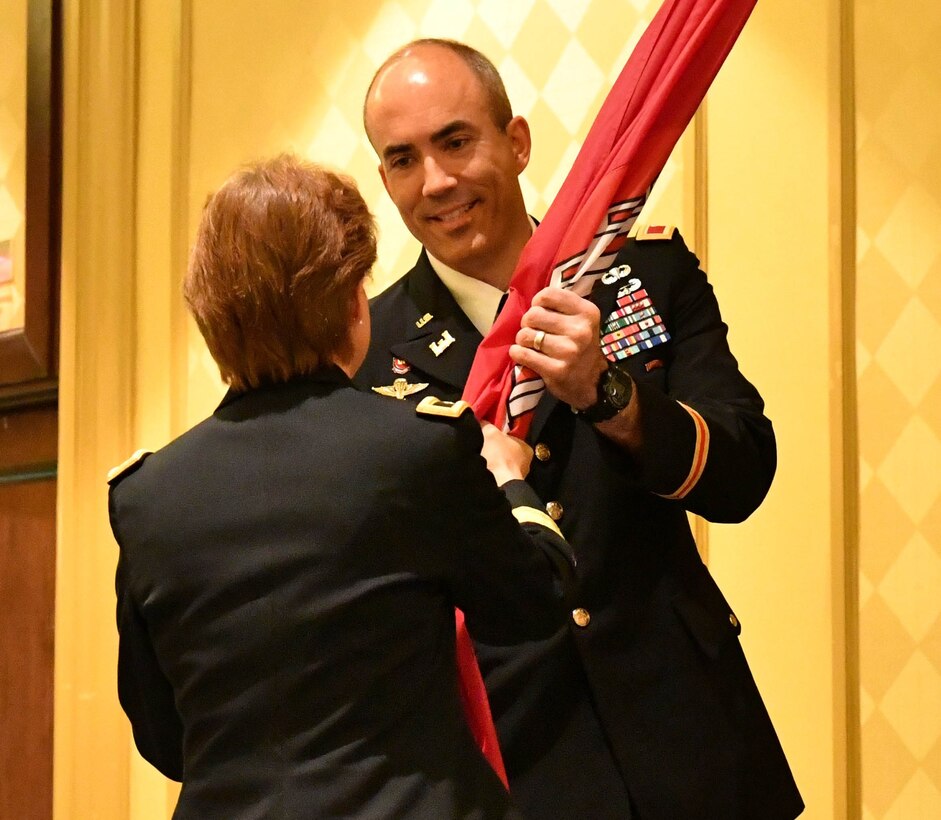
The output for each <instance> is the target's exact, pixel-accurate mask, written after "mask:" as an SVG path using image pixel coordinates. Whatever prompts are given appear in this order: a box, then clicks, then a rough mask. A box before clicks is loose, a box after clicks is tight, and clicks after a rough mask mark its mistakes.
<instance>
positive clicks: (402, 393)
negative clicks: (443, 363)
mask: <svg viewBox="0 0 941 820" xmlns="http://www.w3.org/2000/svg"><path fill="white" fill-rule="evenodd" d="M427 386H428V382H416V383H415V384H409V383H408V382H407V381H406V380H405V379H396V380H395V381H394V382H392V384H390V385H387V386H384V387H374V388H373V391H374V392H376V393H378V394H379V395H380V396H391V397H392V398H393V399H403V400H404V399H405V397H406V396H411V395H412V393H418V392H420V391H422V390H424V389H425V388H426V387H427Z"/></svg>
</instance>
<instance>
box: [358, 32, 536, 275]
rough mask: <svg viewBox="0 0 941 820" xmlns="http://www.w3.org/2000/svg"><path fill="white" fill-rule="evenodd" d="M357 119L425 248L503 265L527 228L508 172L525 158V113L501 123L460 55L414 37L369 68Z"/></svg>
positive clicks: (450, 261)
mask: <svg viewBox="0 0 941 820" xmlns="http://www.w3.org/2000/svg"><path fill="white" fill-rule="evenodd" d="M366 126H367V130H368V133H369V137H370V140H371V141H372V144H373V147H374V148H375V149H376V152H377V153H378V154H379V158H380V165H379V173H380V175H381V176H382V181H383V183H384V184H385V187H386V190H387V191H388V192H389V196H390V197H391V198H392V201H393V202H394V203H395V205H396V207H397V208H398V210H399V213H400V214H401V215H402V219H403V221H404V222H405V225H406V227H408V229H409V231H411V233H412V234H413V235H414V236H415V238H416V239H418V240H419V241H420V242H421V243H422V244H423V245H424V246H425V247H426V248H427V249H428V251H429V253H431V254H432V256H434V257H436V258H438V259H440V260H441V261H442V262H444V263H445V264H446V265H448V266H450V267H452V268H455V269H456V270H459V271H461V272H462V273H465V274H467V275H469V276H475V277H476V278H479V279H483V280H485V281H487V280H488V279H489V280H492V279H494V278H497V279H498V278H499V274H497V275H496V276H495V274H494V273H493V272H494V271H498V272H499V271H501V270H502V269H504V268H505V267H506V265H507V264H509V270H512V268H513V266H514V265H515V262H516V258H517V257H518V256H519V253H520V251H521V250H522V246H523V244H525V242H526V239H527V238H528V237H529V234H530V230H531V229H530V224H529V219H528V217H527V215H526V207H525V205H524V203H523V197H522V193H521V191H520V187H519V180H518V176H519V174H520V172H522V170H523V169H524V168H525V167H526V164H527V163H528V161H529V148H530V141H529V127H528V126H527V124H526V122H525V120H523V119H522V118H521V117H515V118H514V119H513V120H512V121H511V122H510V125H509V126H508V127H507V130H506V131H505V132H504V131H501V130H500V129H499V128H498V127H497V125H496V124H495V123H494V121H493V119H492V117H491V113H490V109H489V106H488V98H487V95H486V92H485V91H484V88H483V87H482V86H481V84H480V82H479V81H478V79H477V77H476V76H475V75H474V74H473V72H472V71H471V69H470V68H469V67H468V66H467V65H466V64H465V63H464V61H463V60H461V59H460V58H459V57H458V56H457V55H456V54H454V53H453V52H451V51H449V50H447V49H445V48H441V47H438V46H424V47H417V48H416V49H415V50H413V51H412V52H410V53H409V54H408V55H406V56H405V57H403V58H401V59H400V60H398V61H397V62H395V63H393V64H392V65H390V66H389V67H388V68H386V69H385V70H384V71H383V73H382V74H381V75H380V76H379V77H378V78H377V80H376V82H375V84H374V86H373V89H372V91H371V93H370V96H369V99H368V101H367V108H366ZM492 283H493V284H498V286H501V287H503V286H505V283H498V282H492Z"/></svg>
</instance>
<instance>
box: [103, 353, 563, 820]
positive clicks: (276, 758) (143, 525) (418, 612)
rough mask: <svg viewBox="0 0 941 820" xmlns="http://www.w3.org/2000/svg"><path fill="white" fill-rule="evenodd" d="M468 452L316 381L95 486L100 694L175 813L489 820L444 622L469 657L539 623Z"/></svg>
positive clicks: (239, 405) (474, 443)
mask: <svg viewBox="0 0 941 820" xmlns="http://www.w3.org/2000/svg"><path fill="white" fill-rule="evenodd" d="M479 447H480V433H479V430H478V429H477V427H476V422H474V421H473V420H472V419H469V420H468V419H465V420H458V421H449V420H428V419H423V418H419V417H416V415H415V413H414V409H413V407H412V406H411V405H406V404H405V403H404V402H402V403H400V402H394V401H391V400H383V399H378V398H376V397H373V396H369V395H365V394H361V393H358V392H356V391H355V390H353V389H352V388H351V387H350V386H349V382H348V380H347V378H346V377H345V376H344V375H343V374H342V373H340V371H338V370H336V369H325V370H322V371H319V372H318V374H316V375H315V376H313V377H305V378H300V379H295V380H293V381H291V382H289V383H287V384H282V385H279V386H274V387H265V388H259V389H256V390H252V391H249V392H247V393H245V394H243V395H241V396H236V397H234V399H233V400H231V401H228V400H227V401H226V402H224V403H223V406H222V407H220V409H219V410H217V412H216V413H215V414H214V415H213V416H212V417H211V418H209V419H207V420H206V421H205V422H203V423H202V424H200V425H199V426H197V427H196V428H194V429H193V430H191V431H190V432H188V433H186V434H185V435H183V436H182V437H181V438H179V439H177V440H176V441H175V442H173V443H172V444H170V445H169V446H168V447H166V448H164V449H163V450H161V451H159V452H158V453H156V454H154V455H152V456H149V457H148V458H146V459H145V460H143V462H142V463H139V464H138V465H136V468H132V469H130V470H128V471H126V472H125V473H124V474H123V475H122V476H120V477H119V478H117V479H116V480H115V482H114V484H113V488H112V497H111V511H112V523H113V526H114V530H115V534H116V537H117V539H118V541H119V544H120V546H121V558H120V562H119V569H118V584H117V585H118V595H119V608H118V617H119V626H120V631H121V659H120V665H119V690H120V694H121V699H122V704H123V705H124V706H125V709H126V710H127V711H128V714H129V716H130V717H131V719H132V723H133V724H134V727H135V738H136V740H137V742H138V745H139V747H140V748H141V751H142V752H143V753H144V755H145V756H146V757H148V759H150V760H151V761H152V762H154V763H155V765H157V766H158V768H161V769H162V770H163V771H164V772H165V773H166V774H168V775H170V776H174V777H177V778H181V779H183V781H184V787H183V791H182V794H181V799H180V804H179V806H178V810H177V816H178V817H200V818H207V817H220V818H221V817H225V818H237V817H341V816H346V817H349V816H356V817H376V818H388V817H423V818H427V817H505V816H511V810H510V809H509V806H508V800H507V797H506V793H505V791H504V789H503V786H502V784H501V783H500V781H499V780H498V778H497V777H496V775H495V774H494V773H493V771H492V770H491V769H490V767H489V766H488V765H487V763H486V762H485V761H484V760H483V758H482V756H481V755H480V753H479V751H478V750H477V748H476V746H475V745H474V742H473V740H472V738H471V736H470V734H469V732H468V730H467V727H466V724H465V722H464V720H463V717H462V714H461V710H460V704H459V699H458V696H457V682H456V672H455V669H456V667H455V658H454V624H453V607H454V606H458V607H460V608H462V609H463V610H464V611H465V614H466V615H467V618H468V624H469V627H470V629H471V631H472V633H473V634H475V635H477V636H479V637H480V638H481V639H484V640H487V641H488V642H490V643H493V642H497V643H499V642H514V641H519V640H524V639H528V638H535V637H541V636H545V635H547V634H549V633H550V632H551V631H552V630H553V629H554V628H556V627H557V626H558V625H559V620H560V619H559V607H558V603H557V601H556V600H555V597H554V596H553V594H552V593H551V583H550V580H549V574H550V570H549V562H548V561H547V560H546V559H545V557H544V556H543V555H542V554H541V552H540V551H539V550H537V549H534V548H533V545H532V543H531V542H529V541H528V540H527V539H526V538H525V537H524V536H523V534H522V531H521V530H520V529H519V527H518V526H517V525H516V524H515V522H514V521H513V519H512V517H510V515H509V504H508V503H507V501H506V500H505V498H504V496H503V495H502V493H500V492H499V491H498V490H497V488H496V485H495V484H494V482H493V481H492V480H491V479H490V478H489V475H488V474H487V473H486V468H485V466H484V462H483V460H482V459H481V458H480V457H479V455H478V452H479ZM158 690H159V694H158V696H157V697H155V691H158Z"/></svg>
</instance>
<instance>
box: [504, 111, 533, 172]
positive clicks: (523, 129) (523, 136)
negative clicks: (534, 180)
mask: <svg viewBox="0 0 941 820" xmlns="http://www.w3.org/2000/svg"><path fill="white" fill-rule="evenodd" d="M506 135H507V136H508V137H509V138H510V143H511V144H512V145H513V154H514V155H515V156H516V173H517V174H521V173H523V170H524V169H525V168H526V166H527V165H529V155H530V152H531V151H532V147H533V140H532V137H531V136H530V133H529V123H528V122H526V120H525V119H524V118H523V117H520V116H518V115H517V116H515V117H513V119H512V120H510V121H509V123H507V126H506Z"/></svg>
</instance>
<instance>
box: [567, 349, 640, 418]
mask: <svg viewBox="0 0 941 820" xmlns="http://www.w3.org/2000/svg"><path fill="white" fill-rule="evenodd" d="M633 393H634V382H633V381H631V377H630V374H628V372H627V371H626V370H624V369H622V368H621V367H620V366H619V365H617V364H616V363H614V362H608V369H607V370H605V371H604V373H602V374H601V378H600V379H599V380H598V400H597V401H596V402H595V403H594V404H593V405H592V406H591V407H586V408H585V409H584V410H580V411H579V413H580V414H581V415H583V416H584V417H585V418H586V419H588V420H589V421H590V422H591V423H592V424H595V423H597V422H599V421H607V420H608V419H611V418H614V417H615V416H616V415H617V414H618V413H620V412H621V411H622V410H623V409H624V408H625V407H627V405H628V404H630V403H631V396H632V395H633Z"/></svg>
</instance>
